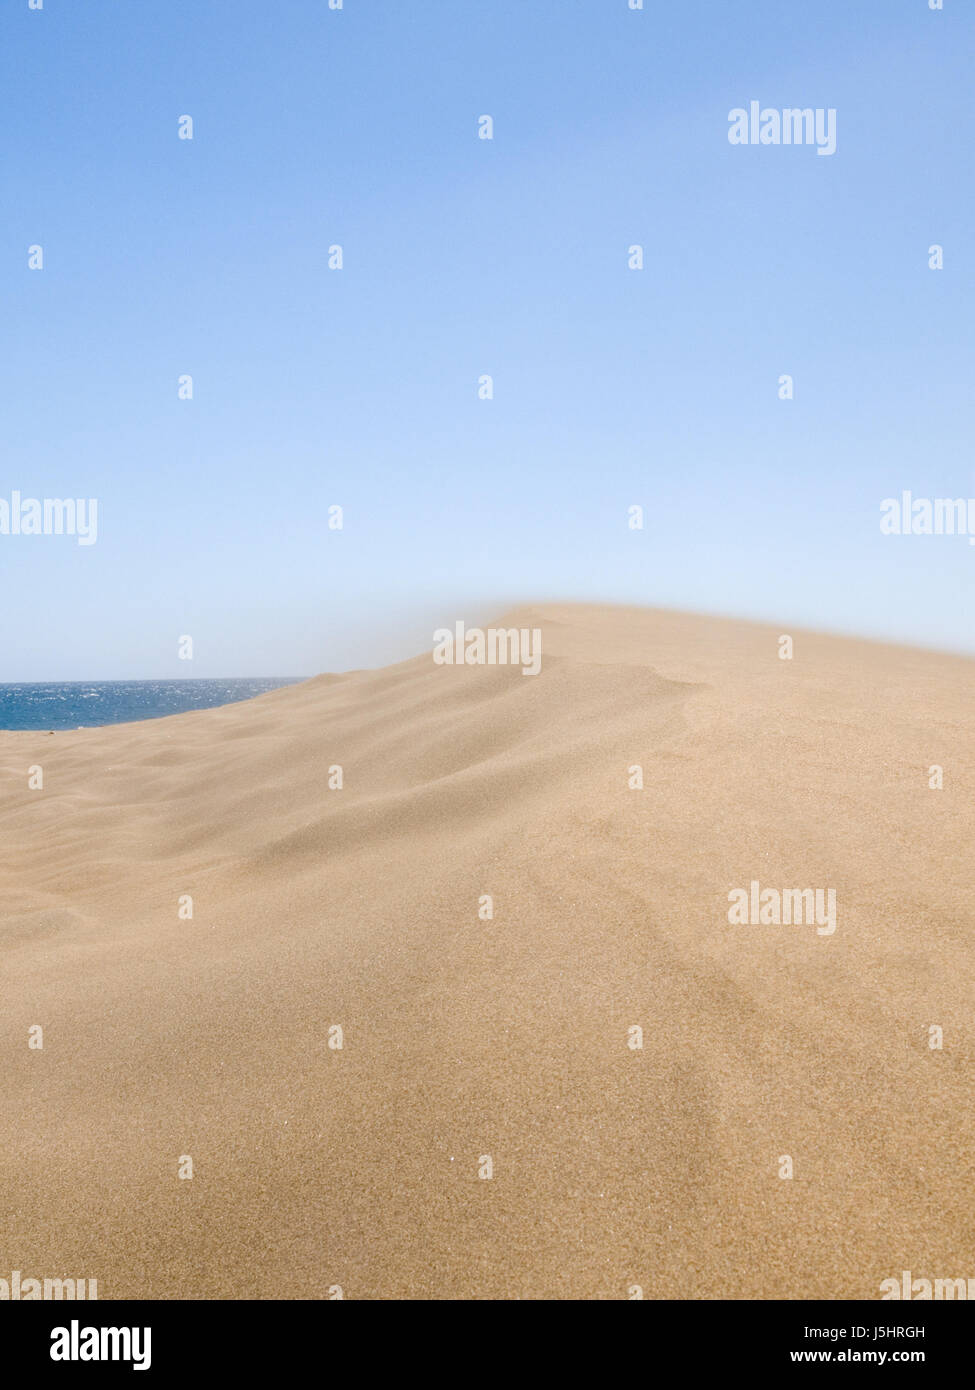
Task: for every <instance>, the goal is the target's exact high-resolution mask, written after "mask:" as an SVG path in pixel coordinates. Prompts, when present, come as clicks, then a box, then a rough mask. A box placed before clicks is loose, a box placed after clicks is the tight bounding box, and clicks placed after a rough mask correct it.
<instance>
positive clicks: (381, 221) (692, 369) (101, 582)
mask: <svg viewBox="0 0 975 1390" xmlns="http://www.w3.org/2000/svg"><path fill="white" fill-rule="evenodd" d="M0 39H2V42H0V54H2V56H0V65H2V72H0V110H2V129H3V136H2V169H0V177H2V189H3V217H2V219H0V289H2V304H3V309H2V320H3V324H2V330H0V331H2V334H3V338H4V342H5V353H4V370H3V386H2V391H3V409H2V414H0V496H4V497H8V498H9V496H10V494H11V492H12V490H13V489H18V490H19V491H20V492H21V493H23V494H24V495H30V496H37V497H63V496H80V497H97V498H98V499H99V508H100V516H99V538H98V542H97V544H96V545H94V546H91V547H79V546H78V545H77V544H76V543H75V541H74V540H72V539H68V538H56V537H44V538H28V537H6V536H0V585H2V594H3V600H4V601H3V603H2V606H0V653H2V662H0V680H41V679H52V680H53V679H75V678H77V679H97V678H103V679H111V678H124V677H133V678H136V677H163V676H170V675H172V676H186V675H190V674H192V675H194V676H213V675H228V676H231V675H288V674H295V675H301V674H311V673H313V672H315V671H320V670H327V669H343V668H347V667H349V666H357V665H372V664H382V663H385V662H386V661H390V660H394V659H400V658H402V657H405V656H407V655H410V654H413V653H414V652H416V651H419V650H422V649H423V648H425V647H429V646H430V644H431V635H432V630H433V627H434V626H436V625H438V624H439V623H441V622H452V621H453V619H454V618H456V617H465V616H466V617H467V619H468V621H475V620H477V619H478V618H479V617H480V618H483V617H486V616H490V615H492V614H493V613H496V612H499V611H500V610H501V609H502V608H503V607H504V606H505V605H506V604H508V603H510V602H516V601H520V600H522V599H526V598H529V599H546V598H553V599H554V598H580V599H596V600H614V601H622V602H635V603H646V604H654V605H662V606H669V607H679V608H687V609H691V610H703V611H711V612H723V613H730V614H739V615H743V616H755V617H768V618H770V619H772V620H774V621H776V622H777V623H781V624H782V625H783V630H788V627H789V625H790V624H794V625H796V626H800V625H805V626H813V627H820V628H827V629H834V630H839V631H851V632H860V633H864V634H867V635H877V636H885V637H889V638H894V639H897V640H905V641H909V642H916V643H920V644H927V645H932V646H942V647H947V648H954V649H958V650H964V651H973V650H975V628H973V613H975V604H973V595H975V587H973V574H975V548H973V547H970V546H969V545H968V543H967V541H966V540H965V539H963V538H962V539H959V538H950V537H930V538H929V537H901V538H898V537H884V536H882V535H881V534H880V530H879V507H880V502H881V501H882V500H883V499H884V498H885V497H889V496H892V495H896V494H898V493H899V492H900V491H901V490H902V489H903V488H910V489H911V490H912V491H913V492H914V493H915V495H918V496H922V495H924V496H931V497H935V496H952V497H955V496H969V495H975V473H973V464H975V460H973V455H972V439H973V429H972V424H973V419H972V417H973V409H975V406H973V390H972V383H973V375H975V354H973V348H972V340H973V322H975V314H973V294H972V291H973V255H975V251H973V228H975V206H973V201H975V200H973V196H972V158H973V147H975V119H973V116H975V111H973V105H975V86H973V83H972V71H973V69H975V6H973V5H972V3H971V0H945V9H944V11H943V12H942V13H932V12H931V11H930V10H929V9H928V5H927V0H856V3H854V4H851V3H849V0H816V3H815V4H800V3H783V0H748V2H747V3H744V2H743V3H741V4H731V3H728V0H673V3H668V0H646V8H645V9H644V10H643V11H642V12H639V11H637V12H634V11H631V10H630V9H629V8H628V6H627V0H463V3H461V0H345V4H344V8H343V9H342V11H340V12H336V11H331V10H329V9H328V6H327V0H85V3H83V4H82V3H79V0H44V9H43V11H40V12H33V11H30V10H29V9H28V8H27V0H6V3H5V4H4V6H3V12H2V17H0ZM752 99H756V100H759V101H760V102H761V103H762V104H763V105H765V106H770V107H778V108H782V107H785V106H801V107H805V106H810V107H835V108H836V110H837V152H836V153H835V155H833V156H831V157H822V156H818V155H817V154H816V151H815V149H811V148H806V147H800V148H796V147H793V148H784V147H778V148H776V147H759V148H751V147H747V148H739V147H735V146H732V145H730V144H729V142H728V138H727V132H728V112H729V111H730V110H731V108H733V107H737V106H747V105H748V102H749V101H750V100H752ZM184 114H189V115H191V116H192V117H193V121H194V139H193V140H192V141H191V142H190V141H184V140H179V139H178V138H177V122H178V118H179V117H180V116H181V115H184ZM483 114H490V115H491V116H493V118H494V121H495V138H494V140H493V141H491V142H488V141H483V140H479V139H478V138H477V124H476V123H477V118H478V117H479V116H481V115H483ZM333 243H340V244H341V245H342V246H343V248H344V258H345V265H344V268H343V269H342V270H341V271H329V269H328V268H327V257H328V247H329V245H331V244H333ZM633 243H641V244H642V245H643V246H644V247H645V255H646V268H645V269H644V271H643V272H642V273H641V272H635V271H630V270H629V269H628V268H627V263H626V253H627V248H628V247H629V246H630V245H631V244H633ZM932 243H940V244H942V245H943V246H944V248H945V269H944V270H943V271H941V272H936V271H931V270H929V269H928V265H927V259H928V258H927V249H928V247H929V245H931V244H932ZM33 244H40V245H43V247H44V257H45V264H44V269H43V270H42V271H31V270H29V269H28V267H27V248H28V247H29V246H30V245H33ZM182 373H191V374H192V376H193V379H194V399H193V401H192V402H187V401H180V400H178V399H177V378H178V377H179V376H180V374H182ZM482 373H490V374H491V375H492V376H493V378H494V382H495V399H494V400H493V401H480V400H478V398H477V392H476V386H477V379H478V377H479V376H480V374H482ZM783 373H788V374H790V375H792V376H793V377H794V380H795V399H794V400H793V401H791V402H784V401H780V400H779V399H778V394H777V391H778V387H777V383H778V378H779V376H780V374H783ZM333 503H338V504H341V505H342V506H343V507H344V509H345V528H344V530H343V531H342V532H332V531H329V530H328V529H327V525H326V520H327V508H328V507H329V505H330V504H333ZM633 503H638V504H641V505H643V506H644V507H645V508H646V524H645V529H644V530H643V531H642V532H631V531H629V530H628V529H627V525H626V516H627V507H628V506H629V505H630V504H633ZM183 634H190V635H192V636H193V638H194V641H195V650H196V659H195V661H194V662H193V663H192V667H188V664H187V663H185V662H181V661H179V660H178V659H177V639H178V638H179V637H180V636H181V635H183Z"/></svg>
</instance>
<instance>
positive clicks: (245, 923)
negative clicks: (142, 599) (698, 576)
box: [0, 605, 975, 1299]
mask: <svg viewBox="0 0 975 1390" xmlns="http://www.w3.org/2000/svg"><path fill="white" fill-rule="evenodd" d="M501 622H502V623H503V625H506V626H507V625H509V624H511V625H519V626H529V627H534V626H538V627H540V628H541V629H542V634H543V661H542V670H541V674H540V675H538V676H537V677H531V676H528V677H526V676H523V675H522V674H521V671H520V669H517V668H509V667H445V666H436V665H434V663H433V661H432V660H431V656H430V653H429V652H428V653H426V654H425V655H423V656H421V657H418V658H416V659H415V660H413V661H408V662H405V663H402V664H401V665H398V666H395V667H391V668H388V669H386V670H380V671H360V672H354V673H351V674H348V675H343V676H337V677H336V676H322V677H319V678H317V679H315V680H312V681H308V682H307V683H305V684H302V685H298V686H293V687H289V688H285V689H281V690H277V691H275V692H273V693H272V694H269V695H265V696H262V697H261V698H259V699H257V700H254V701H250V702H247V703H244V704H238V705H233V706H228V707H226V708H223V709H215V710H206V711H200V712H196V713H190V714H183V715H178V716H175V717H172V718H167V719H160V720H153V721H148V722H145V723H139V724H129V725H124V726H116V727H111V728H102V729H87V730H79V731H78V732H75V733H66V734H60V733H59V734H56V735H54V736H53V737H52V736H48V735H44V734H35V733H4V734H0V831H2V838H0V897H2V903H3V925H2V933H0V942H2V947H3V973H2V1006H0V1057H2V1105H0V1186H2V1194H3V1201H2V1213H0V1274H4V1273H6V1272H8V1271H10V1270H12V1269H20V1270H23V1271H24V1272H25V1275H26V1273H28V1272H29V1273H30V1274H32V1275H36V1276H45V1275H46V1276H60V1275H74V1276H77V1277H89V1278H92V1277H93V1278H97V1280H98V1288H99V1294H100V1296H101V1297H103V1298H112V1297H123V1298H132V1297H149V1298H208V1297H215V1298H234V1297H242V1298H243V1297H249V1298H253V1297H257V1298H283V1297H297V1298H311V1297H316V1298H317V1297H324V1296H328V1291H329V1290H330V1289H334V1288H335V1287H336V1286H338V1287H340V1288H341V1289H342V1291H343V1293H344V1296H345V1297H346V1298H418V1297H433V1298H587V1299H588V1298H626V1297H627V1296H628V1290H629V1289H630V1288H631V1287H632V1286H634V1285H639V1286H640V1287H641V1288H642V1289H643V1291H644V1296H645V1297H647V1298H653V1297H658V1298H659V1297H662V1298H675V1297H703V1298H753V1297H760V1298H839V1297H852V1298H866V1299H870V1298H877V1297H879V1286H880V1283H881V1281H882V1280H883V1279H885V1278H889V1277H891V1276H896V1277H899V1276H900V1272H901V1271H902V1270H903V1269H911V1270H912V1271H914V1273H915V1274H916V1275H926V1276H928V1277H932V1276H937V1275H943V1274H944V1275H953V1276H954V1275H961V1276H966V1275H975V1241H973V1225H975V1217H973V1192H972V1188H973V1154H975V1142H973V1140H975V1134H973V1130H975V1122H973V1117H972V1104H971V1098H972V1079H973V1067H972V1063H973V1055H975V1048H973V1031H975V932H973V925H975V924H973V910H972V899H973V891H975V871H973V865H972V826H973V806H975V716H973V700H972V696H973V689H975V682H973V676H975V664H973V663H972V662H970V661H967V660H965V659H963V658H960V657H951V656H946V655H940V654H936V653H925V652H918V651H912V650H907V649H902V648H895V647H889V646H883V645H879V644H871V643H868V642H862V641H855V640H847V639H841V638H835V637H823V636H816V635H812V634H806V633H801V632H793V634H792V635H793V637H794V639H795V654H794V657H793V659H792V660H791V661H787V660H781V659H780V658H779V654H778V650H779V649H778V642H777V638H778V636H779V632H780V629H775V628H771V627H765V626H759V625H754V624H746V623H738V622H731V621H725V620H719V619H707V618H698V617H689V616H684V615H678V614H672V613H661V612H652V611H647V610H634V609H619V608H599V607H590V606H576V605H571V606H570V605H564V606H554V605H553V606H545V607H543V608H535V609H526V610H522V611H520V612H519V613H517V614H513V615H508V616H507V617H506V618H504V619H502V620H501ZM35 764H39V765H41V766H42V767H43V776H44V787H43V790H40V791H37V790H33V791H32V790H30V789H29V788H28V777H27V770H28V768H29V767H30V766H31V765H35ZM637 764H639V765H640V766H641V767H642V769H643V779H644V787H643V790H633V789H631V788H630V786H629V785H628V783H629V781H630V780H631V777H632V774H630V773H629V771H628V770H629V769H631V768H632V767H633V766H635V765H637ZM935 764H937V765H940V766H942V767H943V769H944V787H943V790H934V789H932V788H931V787H930V785H929V780H930V773H929V769H930V768H931V766H932V765H935ZM336 765H340V766H341V768H342V775H343V782H344V785H343V787H342V789H341V790H337V789H334V790H333V789H330V788H329V777H330V773H329V769H330V768H333V767H334V766H336ZM332 779H333V780H334V779H335V774H334V773H333V774H332ZM755 880H758V881H760V882H761V884H762V887H763V888H764V887H765V886H766V885H769V886H774V887H778V888H785V887H807V886H808V887H813V888H824V889H826V888H832V889H834V890H835V892H836V902H837V927H836V931H835V932H834V933H833V934H831V935H822V934H820V933H819V932H818V931H817V929H816V927H815V926H809V925H799V926H793V925H789V926H786V925H752V926H744V925H730V924H729V922H728V894H729V891H731V890H732V889H735V888H738V887H743V888H747V887H748V886H749V884H750V883H751V882H752V881H755ZM186 894H189V895H191V896H192V900H193V917H192V920H184V919H181V918H180V916H179V913H178V908H179V902H180V899H181V897H182V895H186ZM484 895H490V896H491V898H492V899H493V909H494V916H493V918H491V919H484V918H483V917H482V916H480V915H479V904H480V903H481V901H482V898H483V896H484ZM35 1025H40V1026H41V1027H42V1028H43V1030H44V1031H43V1049H36V1048H29V1047H28V1038H29V1030H30V1029H31V1027H32V1026H35ZM336 1025H337V1026H339V1027H341V1029H342V1041H343V1046H342V1047H341V1049H339V1048H337V1047H334V1046H329V1039H330V1037H331V1039H332V1041H333V1043H334V1042H335V1041H336V1039H337V1037H338V1035H337V1034H336V1033H334V1032H332V1033H331V1034H330V1031H329V1030H330V1029H333V1028H334V1027H335V1026H336ZM933 1026H937V1027H940V1028H942V1029H943V1030H944V1042H943V1047H942V1048H940V1049H938V1048H934V1047H932V1046H931V1041H932V1039H933V1037H934V1036H935V1035H933V1034H932V1033H931V1032H930V1029H931V1028H932V1027H933ZM635 1027H639V1028H641V1029H642V1031H643V1046H642V1048H636V1047H633V1046H631V1045H630V1044H631V1043H632V1042H633V1041H634V1039H636V1037H637V1035H636V1034H634V1033H631V1032H630V1030H631V1029H633V1028H635ZM187 1155H188V1156H190V1157H191V1158H192V1163H193V1177H192V1179H180V1178H179V1177H178V1171H179V1164H180V1159H181V1157H182V1156H187ZM487 1156H490V1160H491V1169H492V1176H491V1177H490V1178H489V1179H488V1178H484V1177H482V1176H480V1175H479V1174H481V1173H483V1172H485V1171H486V1163H485V1159H486V1157H487ZM786 1156H788V1157H789V1158H790V1159H791V1162H792V1166H793V1174H794V1175H793V1177H791V1178H783V1177H781V1176H780V1172H781V1171H782V1169H783V1160H784V1158H785V1157H786ZM184 1167H185V1165H184Z"/></svg>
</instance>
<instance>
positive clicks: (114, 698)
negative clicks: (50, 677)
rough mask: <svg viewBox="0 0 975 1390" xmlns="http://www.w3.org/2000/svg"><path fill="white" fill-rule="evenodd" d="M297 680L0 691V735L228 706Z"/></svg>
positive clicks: (88, 684) (81, 684)
mask: <svg viewBox="0 0 975 1390" xmlns="http://www.w3.org/2000/svg"><path fill="white" fill-rule="evenodd" d="M303 679H304V677H302V676H282V677H278V678H275V677H267V678H262V679H254V680H250V679H243V680H238V679H234V680H210V681H206V680H190V681H186V680H169V681H66V682H64V683H62V684H53V685H23V684H19V685H0V729H56V730H61V729H77V728H80V727H82V726H84V727H85V728H94V727H96V726H97V725H100V724H127V723H129V722H130V721H131V720H135V719H159V718H161V717H162V716H163V715H164V714H182V713H183V712H184V711H185V710H190V709H211V708H213V706H214V705H233V704H236V703H237V701H238V700H249V699H251V698H252V697H253V696H254V695H263V694H264V692H265V691H267V690H277V689H278V687H279V686H282V685H294V684H296V682H297V681H299V680H303Z"/></svg>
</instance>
